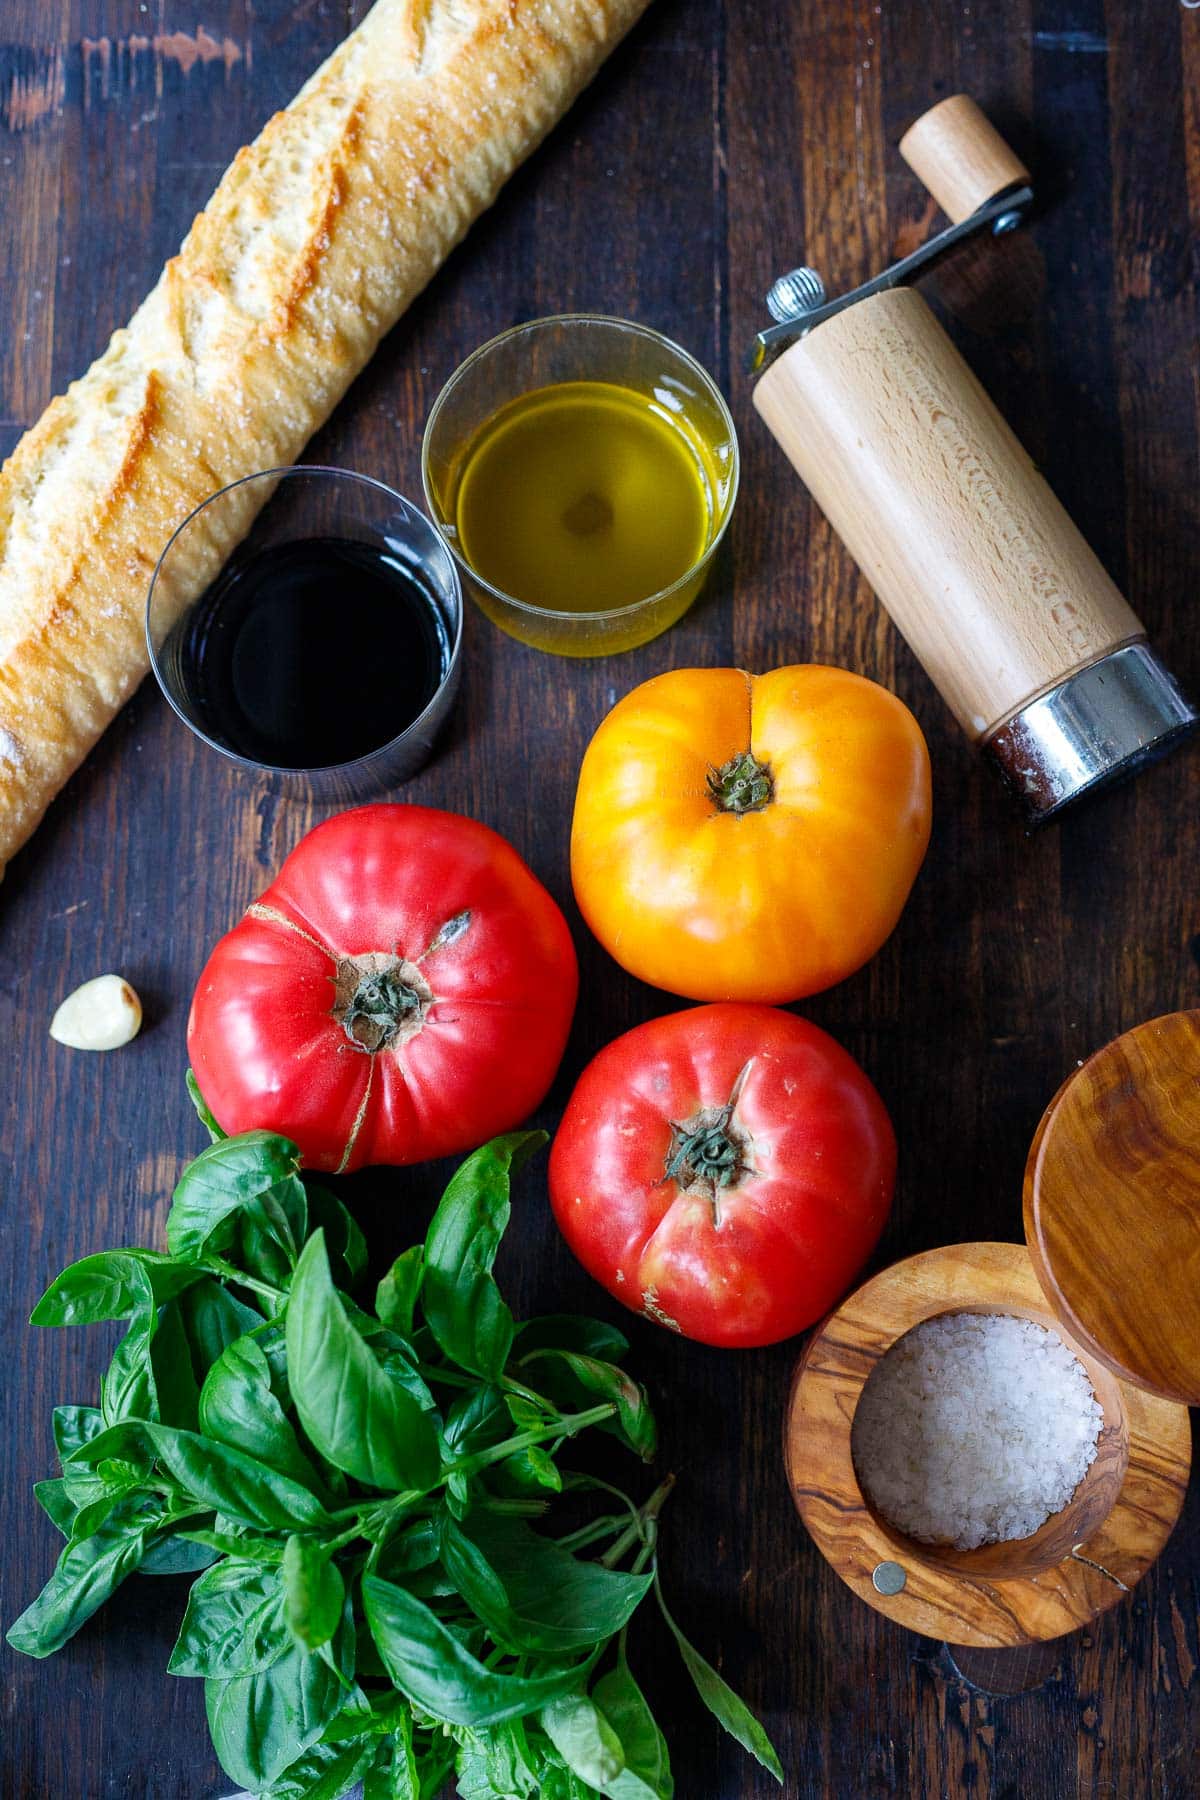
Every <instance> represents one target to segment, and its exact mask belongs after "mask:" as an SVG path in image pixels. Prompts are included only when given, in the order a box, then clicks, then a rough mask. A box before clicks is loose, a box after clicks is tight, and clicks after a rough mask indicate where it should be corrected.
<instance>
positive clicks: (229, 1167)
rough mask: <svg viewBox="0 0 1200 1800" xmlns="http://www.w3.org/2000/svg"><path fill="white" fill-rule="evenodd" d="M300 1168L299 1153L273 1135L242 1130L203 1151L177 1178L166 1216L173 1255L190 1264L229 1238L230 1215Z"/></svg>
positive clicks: (232, 1219)
mask: <svg viewBox="0 0 1200 1800" xmlns="http://www.w3.org/2000/svg"><path fill="white" fill-rule="evenodd" d="M299 1167H300V1152H299V1150H297V1148H296V1146H295V1144H293V1143H291V1142H289V1140H288V1139H287V1138H284V1137H279V1136H278V1135H277V1134H276V1133H275V1132H273V1131H245V1132H243V1133H242V1134H241V1136H239V1137H231V1138H222V1139H220V1140H219V1141H218V1142H217V1143H215V1144H210V1145H209V1147H208V1149H207V1150H202V1151H201V1152H200V1154H199V1156H198V1157H197V1158H196V1160H195V1161H194V1162H192V1163H189V1164H188V1166H187V1168H186V1169H185V1170H184V1171H183V1174H182V1175H181V1176H180V1179H179V1184H178V1186H177V1187H176V1189H175V1192H174V1195H173V1196H172V1199H171V1211H170V1213H169V1214H168V1216H167V1243H168V1245H169V1246H170V1249H171V1253H172V1255H173V1256H178V1257H183V1258H187V1259H190V1260H192V1261H194V1260H195V1259H196V1258H197V1257H200V1256H202V1255H203V1254H204V1252H205V1250H207V1249H210V1248H211V1249H213V1250H219V1249H222V1248H224V1247H225V1246H227V1245H228V1244H229V1243H230V1242H231V1240H232V1237H233V1232H234V1229H235V1224H236V1220H235V1218H234V1215H235V1214H236V1213H237V1212H238V1211H240V1209H241V1208H242V1207H244V1206H247V1205H249V1203H250V1202H251V1201H252V1200H256V1199H257V1198H258V1196H259V1195H260V1194H264V1193H266V1192H267V1190H268V1189H269V1188H273V1187H275V1186H276V1185H277V1183H279V1182H281V1181H286V1180H287V1178H288V1176H290V1175H294V1174H295V1173H296V1171H297V1170H298V1169H299Z"/></svg>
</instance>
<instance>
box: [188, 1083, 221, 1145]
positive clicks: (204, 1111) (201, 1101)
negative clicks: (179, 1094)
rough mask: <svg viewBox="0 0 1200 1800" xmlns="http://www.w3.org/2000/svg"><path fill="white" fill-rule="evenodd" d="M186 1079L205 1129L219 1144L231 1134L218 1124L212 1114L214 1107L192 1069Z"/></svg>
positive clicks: (211, 1139)
mask: <svg viewBox="0 0 1200 1800" xmlns="http://www.w3.org/2000/svg"><path fill="white" fill-rule="evenodd" d="M184 1079H185V1080H186V1082H187V1091H188V1093H189V1094H190V1095H191V1097H192V1105H193V1106H194V1107H195V1109H196V1115H197V1117H198V1118H199V1120H200V1123H201V1124H202V1125H203V1127H204V1129H205V1131H207V1133H208V1135H209V1139H210V1141H211V1142H212V1143H214V1144H219V1143H220V1142H221V1140H222V1138H226V1137H228V1136H229V1133H228V1132H227V1131H222V1130H221V1127H220V1126H219V1125H218V1124H217V1121H216V1119H215V1118H214V1117H213V1114H212V1108H211V1107H210V1106H209V1104H208V1101H207V1100H206V1099H205V1098H204V1095H203V1094H202V1093H201V1092H200V1083H199V1082H198V1081H197V1080H196V1077H195V1075H194V1073H193V1072H192V1070H191V1069H189V1070H188V1072H187V1075H186V1076H185V1078H184Z"/></svg>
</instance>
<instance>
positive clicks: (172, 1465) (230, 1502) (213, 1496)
mask: <svg viewBox="0 0 1200 1800" xmlns="http://www.w3.org/2000/svg"><path fill="white" fill-rule="evenodd" d="M146 1433H147V1436H148V1437H149V1439H150V1441H151V1442H152V1443H153V1445H154V1448H155V1450H156V1451H157V1452H158V1456H159V1459H160V1461H161V1462H163V1463H165V1465H166V1467H167V1468H168V1470H169V1471H170V1473H171V1474H172V1475H173V1476H174V1477H175V1479H176V1481H178V1482H179V1484H180V1485H181V1487H183V1488H185V1489H186V1490H187V1492H188V1494H190V1495H193V1496H194V1497H195V1498H196V1499H197V1500H199V1501H200V1502H201V1504H202V1505H203V1506H206V1507H207V1506H211V1507H213V1508H214V1509H216V1510H217V1511H220V1512H223V1513H228V1515H229V1516H230V1517H231V1518H234V1519H239V1520H241V1521H242V1523H243V1524H246V1525H267V1526H271V1527H273V1528H274V1529H276V1530H281V1531H291V1530H295V1529H296V1528H297V1527H298V1526H305V1525H308V1526H319V1525H327V1524H328V1523H329V1515H328V1514H327V1513H326V1511H325V1508H324V1507H323V1506H322V1505H321V1502H320V1501H319V1500H318V1499H317V1498H316V1496H315V1494H312V1493H310V1492H309V1490H308V1489H307V1488H306V1487H301V1485H300V1483H299V1482H297V1481H293V1480H291V1478H290V1477H289V1476H287V1475H281V1474H280V1473H279V1472H278V1471H277V1470H275V1469H270V1468H268V1467H267V1466H266V1464H265V1463H261V1462H257V1461H255V1459H254V1458H253V1457H251V1456H246V1455H245V1454H244V1453H243V1452H242V1451H241V1450H234V1449H232V1448H231V1447H230V1446H229V1445H228V1444H222V1443H219V1442H217V1441H216V1440H215V1439H213V1438H207V1437H201V1436H199V1435H198V1434H197V1433H196V1432H193V1431H174V1430H172V1429H170V1428H169V1427H168V1426H165V1425H148V1426H147V1427H146Z"/></svg>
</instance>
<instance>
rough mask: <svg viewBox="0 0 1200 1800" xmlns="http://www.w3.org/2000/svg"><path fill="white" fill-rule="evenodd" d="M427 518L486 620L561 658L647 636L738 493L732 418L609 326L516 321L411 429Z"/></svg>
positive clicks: (617, 322) (644, 342)
mask: <svg viewBox="0 0 1200 1800" xmlns="http://www.w3.org/2000/svg"><path fill="white" fill-rule="evenodd" d="M421 476H422V480H423V482H424V486H425V499H426V503H427V505H428V507H429V511H430V514H431V516H432V518H433V520H434V522H435V524H436V525H437V527H438V529H439V531H440V532H441V533H442V536H443V537H444V538H445V541H446V543H447V545H448V546H449V548H450V551H451V553H452V554H453V556H454V557H455V559H456V561H457V562H458V564H459V567H460V570H461V572H462V574H463V576H464V578H465V579H464V586H465V587H466V589H467V591H468V593H470V594H471V596H472V598H473V599H474V600H475V602H476V603H477V605H478V606H479V607H480V608H481V609H482V611H483V612H485V613H486V614H487V616H488V618H489V619H491V620H492V621H493V622H494V623H495V624H497V625H499V626H500V627H501V628H502V630H504V631H507V632H508V633H510V635H511V636H513V637H515V638H519V639H520V640H521V641H522V642H523V643H526V644H532V645H534V646H535V647H536V648H537V649H539V650H552V651H556V652H557V653H558V654H559V655H561V656H608V655H611V654H612V653H613V652H615V651H618V650H632V649H633V648H634V647H635V646H636V645H638V644H644V643H646V642H647V641H648V640H649V639H650V638H653V637H657V636H658V634H659V632H661V631H665V630H666V629H667V627H668V626H669V625H673V624H674V623H675V621H676V620H677V619H678V618H680V617H681V616H682V615H683V613H685V612H686V611H687V609H688V607H689V606H690V605H691V604H692V601H693V600H694V599H695V598H696V595H697V594H698V593H699V592H700V589H701V587H702V586H703V585H704V581H705V577H706V576H707V575H708V572H709V569H710V567H711V565H712V561H713V557H714V556H715V554H716V550H717V546H718V545H719V543H720V541H721V539H722V537H723V536H724V534H725V528H726V526H727V525H728V523H729V517H730V514H731V512H732V511H733V503H734V500H735V498H736V495H737V485H738V445H737V434H736V432H735V430H734V425H733V420H732V418H731V417H730V414H729V408H728V407H727V406H726V404H725V402H724V400H723V399H722V397H721V394H720V392H719V390H718V388H717V387H716V385H715V384H714V382H713V381H712V379H711V378H710V377H709V375H708V374H707V373H706V372H705V370H704V369H702V368H701V366H700V364H699V363H698V362H696V361H695V360H694V359H693V358H692V357H691V356H689V355H688V354H687V352H686V351H685V350H681V349H680V347H679V346H678V344H673V343H672V342H671V341H670V339H669V338H665V337H662V336H661V335H660V334H659V333H658V332H657V331H651V330H649V329H648V328H647V327H646V326H644V325H634V324H631V323H629V322H628V321H626V320H624V319H610V318H605V317H603V316H601V315H597V314H591V313H574V314H565V315H562V316H559V317H556V318H549V319H536V320H534V321H533V322H532V323H530V324H527V325H518V326H516V327H514V328H513V329H512V330H511V331H506V332H504V333H503V334H502V335H501V336H500V337H497V338H493V339H492V340H491V342H490V343H486V344H484V345H482V346H481V347H480V348H479V349H478V350H476V351H475V352H474V353H473V355H471V356H469V357H468V358H467V359H466V361H465V362H464V363H462V364H461V365H460V366H459V368H458V369H457V370H456V371H455V373H454V374H453V375H452V376H451V378H450V380H449V381H448V382H447V384H446V386H445V387H444V388H443V389H442V392H441V394H440V395H439V396H438V398H437V401H436V402H435V404H434V407H433V411H432V412H431V413H430V415H429V422H428V424H427V425H426V427H425V440H424V444H423V447H422V454H421Z"/></svg>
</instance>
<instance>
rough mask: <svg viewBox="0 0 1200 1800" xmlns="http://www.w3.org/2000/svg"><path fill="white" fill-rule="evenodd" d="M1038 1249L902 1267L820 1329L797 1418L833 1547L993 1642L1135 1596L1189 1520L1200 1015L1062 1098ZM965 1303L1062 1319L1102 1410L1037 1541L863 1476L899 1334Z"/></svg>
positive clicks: (889, 1609) (844, 1568) (793, 1451)
mask: <svg viewBox="0 0 1200 1800" xmlns="http://www.w3.org/2000/svg"><path fill="white" fill-rule="evenodd" d="M1024 1211H1025V1236H1026V1246H1020V1245H1016V1244H951V1245H947V1246H946V1247H945V1248H944V1249H940V1250H930V1251H926V1252H925V1253H924V1254H922V1255H919V1256H912V1257H909V1258H907V1260H905V1261H904V1262H900V1263H897V1264H895V1265H894V1266H893V1267H892V1268H890V1269H885V1270H884V1271H883V1273H882V1274H879V1275H876V1276H874V1277H873V1278H872V1279H871V1280H870V1281H868V1282H866V1283H865V1284H864V1285H863V1286H862V1287H861V1288H859V1289H858V1290H857V1292H856V1293H854V1294H852V1295H851V1296H850V1298H849V1299H848V1300H847V1301H845V1302H844V1303H843V1304H842V1305H841V1306H840V1307H838V1309H837V1311H836V1312H834V1313H833V1314H832V1315H831V1316H830V1317H829V1319H827V1320H826V1322H825V1324H824V1325H823V1326H822V1327H821V1328H820V1329H819V1330H818V1331H817V1333H816V1335H815V1336H814V1337H813V1339H812V1341H811V1342H810V1344H809V1345H808V1348H807V1350H806V1351H805V1353H804V1355H803V1357H802V1358H801V1360H800V1363H799V1366H798V1368H797V1370H796V1375H795V1379H794V1381H793V1385H792V1392H791V1398H790V1400H789V1403H788V1411H787V1418H786V1423H785V1428H784V1455H785V1461H786V1465H787V1471H788V1479H789V1481H790V1483H791V1488H792V1494H793V1497H794V1499H795V1502H796V1506H797V1508H798V1510H799V1512H800V1516H801V1517H802V1519H803V1520H804V1523H805V1524H806V1525H807V1527H808V1529H809V1531H810V1532H811V1534H812V1536H813V1538H814V1539H815V1541H816V1544H817V1547H818V1549H819V1550H820V1551H821V1553H822V1555H824V1556H825V1558H826V1559H827V1561H828V1562H830V1563H831V1564H832V1565H833V1567H834V1568H835V1569H836V1570H837V1572H838V1574H839V1575H840V1576H841V1577H842V1579H843V1580H844V1581H845V1582H847V1583H848V1584H849V1586H850V1587H852V1588H853V1589H854V1591H855V1593H856V1594H858V1595H859V1597H860V1598H861V1599H863V1600H866V1601H867V1602H868V1604H869V1605H871V1606H873V1607H875V1608H876V1609H877V1611H879V1612H882V1613H885V1614H886V1615H887V1616H888V1617H889V1618H891V1619H895V1620H896V1622H897V1623H898V1624H900V1625H906V1626H907V1627H908V1628H909V1629H910V1630H912V1631H918V1632H922V1633H923V1634H924V1635H925V1636H927V1637H936V1638H946V1639H947V1640H949V1642H951V1643H954V1644H964V1645H975V1646H984V1647H989V1648H995V1647H1003V1646H1012V1645H1017V1644H1027V1643H1031V1642H1034V1641H1036V1640H1038V1639H1044V1638H1054V1637H1058V1636H1060V1635H1061V1634H1062V1633H1064V1632H1068V1631H1073V1630H1075V1629H1076V1628H1077V1627H1078V1626H1081V1625H1086V1624H1087V1623H1088V1622H1089V1621H1090V1620H1092V1619H1093V1618H1095V1616H1096V1615H1097V1614H1098V1613H1100V1612H1102V1611H1104V1610H1105V1609H1106V1608H1107V1607H1109V1606H1113V1605H1115V1604H1116V1602H1117V1601H1118V1600H1120V1599H1122V1598H1123V1597H1124V1596H1125V1595H1126V1594H1127V1593H1128V1592H1129V1590H1130V1589H1131V1588H1132V1587H1134V1586H1135V1584H1136V1583H1137V1582H1138V1581H1140V1580H1141V1578H1142V1576H1143V1575H1144V1574H1145V1573H1146V1571H1147V1569H1149V1568H1150V1566H1151V1564H1152V1563H1153V1562H1154V1560H1155V1558H1156V1557H1157V1556H1158V1554H1159V1552H1160V1550H1161V1549H1162V1547H1163V1545H1164V1544H1165V1543H1166V1541H1167V1538H1168V1537H1169V1535H1170V1533H1171V1529H1172V1527H1173V1526H1174V1524H1175V1521H1176V1519H1177V1518H1178V1516H1179V1512H1180V1509H1181V1507H1182V1505H1183V1499H1184V1494H1185V1491H1186V1488H1187V1480H1188V1472H1189V1467H1190V1461H1191V1429H1190V1422H1189V1418H1188V1412H1187V1407H1188V1406H1189V1405H1196V1404H1200V1011H1195V1012H1186V1013H1172V1014H1169V1015H1167V1016H1166V1017H1165V1018H1161V1019H1154V1020H1152V1021H1151V1022H1150V1023H1148V1024H1145V1025H1140V1026H1138V1027H1136V1028H1135V1029H1134V1030H1132V1031H1128V1032H1126V1033H1125V1034H1124V1036H1123V1037H1119V1038H1117V1039H1116V1040H1115V1041H1114V1042H1113V1043H1111V1044H1109V1045H1108V1046H1107V1047H1106V1048H1105V1049H1103V1050H1100V1051H1099V1052H1097V1054H1096V1055H1095V1056H1093V1057H1092V1058H1091V1060H1090V1061H1089V1062H1087V1063H1085V1064H1084V1065H1083V1067H1082V1068H1080V1069H1077V1070H1076V1071H1075V1073H1074V1074H1073V1075H1072V1076H1071V1077H1070V1078H1069V1080H1068V1081H1066V1082H1065V1083H1064V1085H1063V1087H1062V1088H1061V1089H1060V1090H1059V1092H1058V1094H1057V1095H1056V1096H1055V1098H1054V1099H1053V1100H1052V1101H1051V1103H1050V1105H1049V1106H1048V1107H1047V1109H1046V1112H1045V1114H1044V1116H1043V1118H1042V1121H1041V1124H1040V1125H1039V1127H1038V1130H1037V1134H1036V1136H1035V1137H1034V1140H1033V1145H1032V1147H1031V1149H1030V1153H1029V1159H1028V1162H1027V1164H1026V1169H1025V1196H1024ZM953 1312H1003V1313H1015V1314H1018V1315H1020V1316H1022V1317H1024V1318H1030V1319H1034V1320H1036V1321H1037V1322H1038V1323H1039V1324H1042V1325H1047V1326H1049V1327H1050V1328H1051V1329H1053V1330H1055V1331H1057V1332H1058V1334H1059V1336H1060V1337H1061V1338H1062V1340H1063V1342H1064V1343H1065V1344H1066V1345H1067V1347H1068V1349H1070V1350H1072V1351H1073V1352H1074V1354H1075V1355H1076V1356H1077V1357H1078V1358H1079V1360H1080V1362H1081V1363H1082V1364H1083V1365H1084V1367H1085V1369H1086V1370H1087V1372H1088V1376H1089V1378H1090V1380H1091V1382H1092V1386H1093V1388H1094V1389H1095V1392H1096V1398H1097V1399H1098V1401H1099V1402H1100V1405H1101V1408H1102V1410H1103V1414H1104V1423H1103V1426H1102V1429H1101V1434H1100V1442H1099V1448H1098V1451H1097V1455H1096V1460H1095V1462H1094V1463H1093V1464H1092V1466H1091V1468H1090V1469H1089V1470H1088V1472H1087V1474H1086V1475H1085V1476H1084V1479H1083V1480H1082V1482H1081V1483H1080V1484H1079V1487H1078V1488H1077V1489H1076V1492H1075V1494H1074V1496H1073V1498H1072V1499H1071V1501H1070V1502H1069V1504H1068V1505H1067V1506H1066V1507H1064V1508H1063V1510H1062V1511H1061V1512H1060V1513H1057V1514H1056V1515H1055V1516H1054V1517H1053V1518H1051V1519H1048V1520H1047V1521H1046V1523H1045V1524H1044V1525H1043V1526H1042V1527H1041V1529H1040V1530H1039V1531H1037V1532H1035V1533H1034V1534H1033V1536H1032V1537H1028V1538H1022V1539H1019V1540H1014V1541H1011V1542H1008V1543H1003V1544H988V1545H984V1546H982V1547H981V1548H979V1549H977V1550H954V1549H951V1548H949V1547H947V1546H942V1545H932V1544H924V1543H918V1542H917V1541H916V1540H914V1539H912V1538H908V1537H906V1536H904V1535H903V1534H902V1533H900V1532H898V1531H896V1530H895V1529H894V1528H893V1527H891V1526H890V1525H888V1524H887V1523H886V1522H885V1521H884V1520H883V1519H881V1518H880V1517H879V1515H878V1514H877V1513H876V1512H875V1511H874V1509H873V1508H872V1506H871V1505H870V1503H869V1501H868V1500H867V1499H866V1498H865V1496H864V1494H863V1492H862V1489H861V1487H860V1486H859V1483H858V1479H857V1476H856V1474H855V1471H854V1464H853V1459H852V1457H851V1453H850V1432H851V1427H852V1425H853V1422H854V1414H855V1410H856V1408H857V1406H858V1401H859V1398H860V1396H861V1394H862V1391H863V1388H864V1387H865V1385H866V1382H867V1379H868V1377H869V1376H870V1374H871V1371H872V1370H873V1369H874V1368H875V1366H876V1364H877V1363H878V1362H879V1361H880V1359H881V1358H882V1357H883V1356H884V1355H885V1354H886V1353H887V1351H888V1350H889V1349H890V1348H891V1347H892V1345H893V1344H894V1343H895V1342H896V1340H897V1339H898V1338H900V1337H901V1336H903V1334H904V1333H905V1332H906V1331H908V1330H910V1329H911V1328H912V1327H913V1326H914V1325H918V1324H920V1323H921V1322H922V1321H923V1320H925V1319H930V1318H935V1317H938V1316H939V1315H944V1314H947V1313H953Z"/></svg>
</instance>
